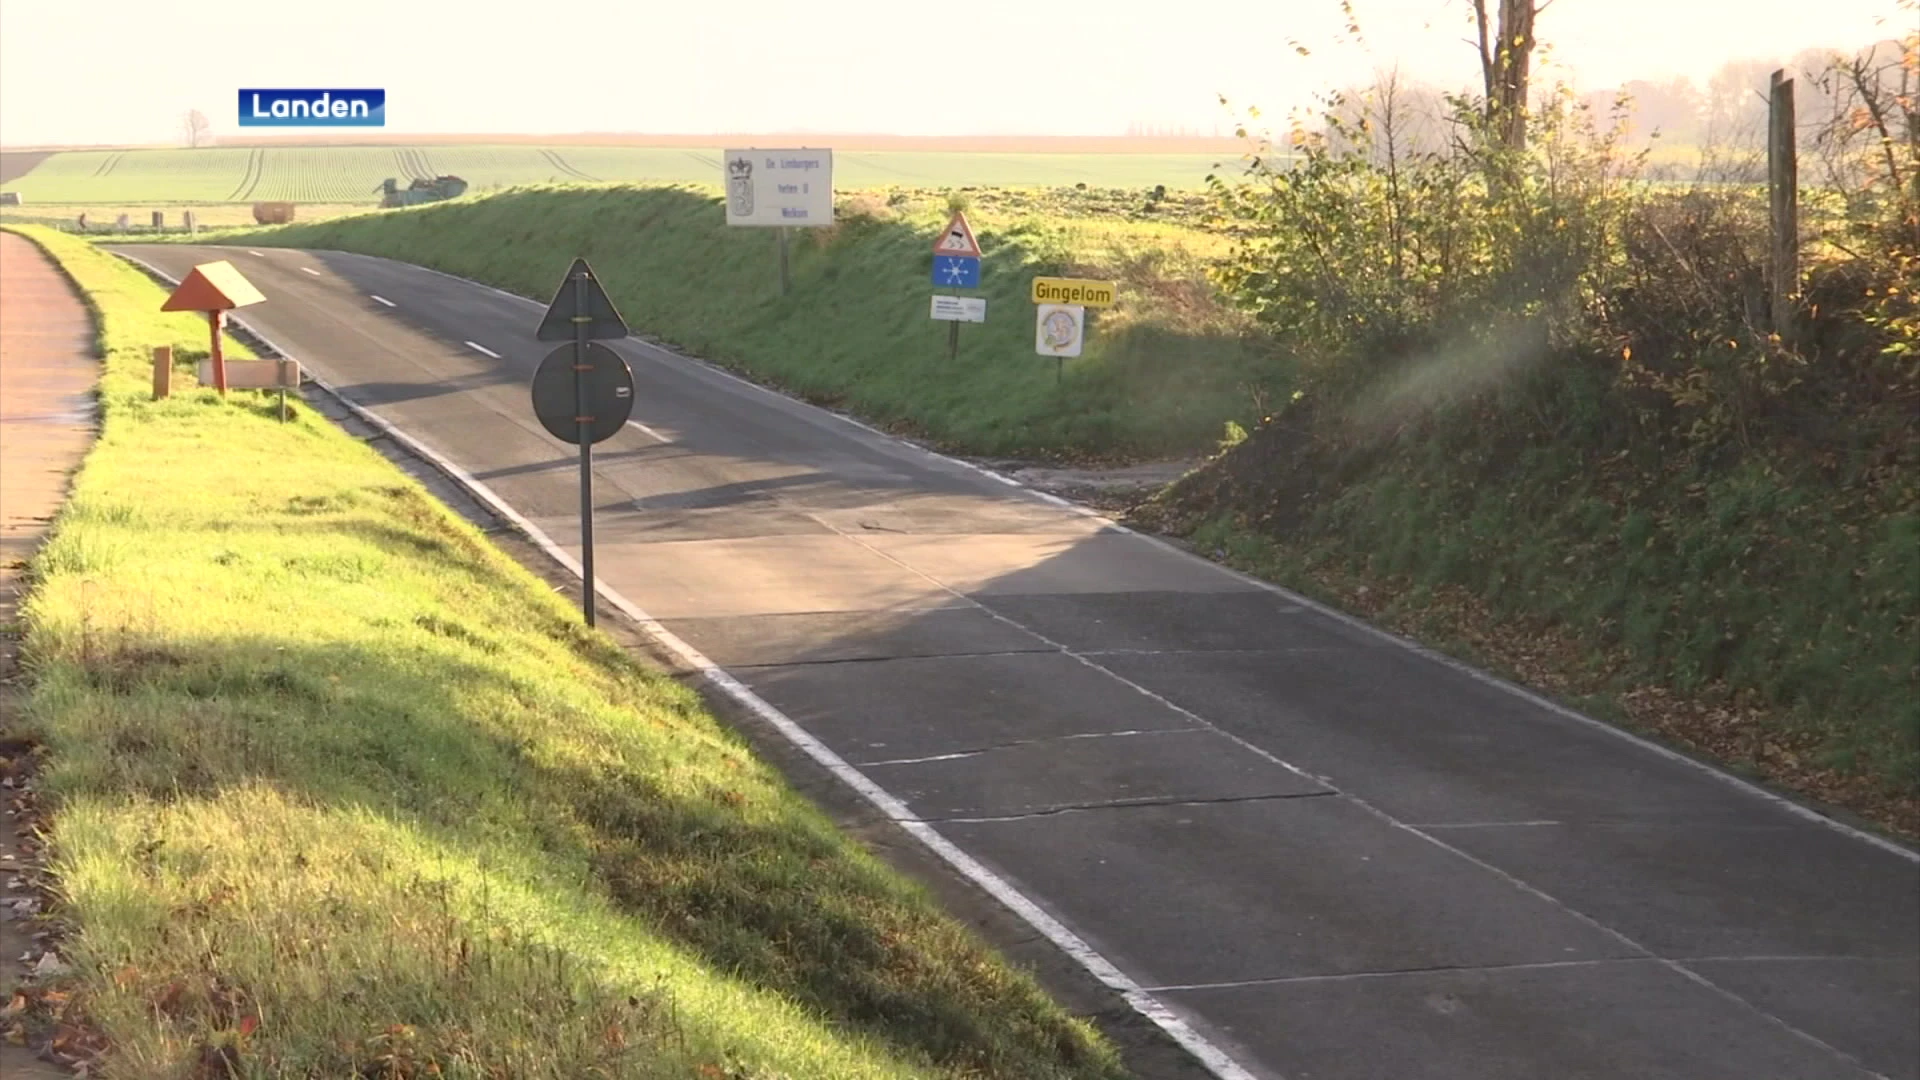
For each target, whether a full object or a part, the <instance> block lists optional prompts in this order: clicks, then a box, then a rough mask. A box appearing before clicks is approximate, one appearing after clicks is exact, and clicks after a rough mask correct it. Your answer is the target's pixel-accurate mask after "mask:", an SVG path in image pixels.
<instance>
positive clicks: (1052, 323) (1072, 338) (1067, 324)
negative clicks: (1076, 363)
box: [1033, 304, 1087, 356]
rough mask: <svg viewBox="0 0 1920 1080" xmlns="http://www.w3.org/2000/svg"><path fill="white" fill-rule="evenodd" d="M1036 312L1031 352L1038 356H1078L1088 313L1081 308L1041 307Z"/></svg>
mask: <svg viewBox="0 0 1920 1080" xmlns="http://www.w3.org/2000/svg"><path fill="white" fill-rule="evenodd" d="M1036 310H1037V311H1038V317H1037V318H1036V319H1035V325H1034V328H1033V351H1035V352H1037V353H1039V354H1040V355H1041V356H1079V355H1080V341H1081V339H1082V338H1084V337H1085V336H1086V331H1087V309H1086V308H1085V307H1083V306H1082V305H1080V304H1040V305H1038V306H1037V308H1036Z"/></svg>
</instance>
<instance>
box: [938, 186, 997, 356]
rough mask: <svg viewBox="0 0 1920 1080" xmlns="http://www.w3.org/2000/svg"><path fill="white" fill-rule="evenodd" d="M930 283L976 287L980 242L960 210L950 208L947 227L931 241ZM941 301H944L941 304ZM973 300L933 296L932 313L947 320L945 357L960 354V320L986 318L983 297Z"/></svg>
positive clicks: (963, 287) (985, 304)
mask: <svg viewBox="0 0 1920 1080" xmlns="http://www.w3.org/2000/svg"><path fill="white" fill-rule="evenodd" d="M933 283H934V285H936V286H938V287H940V288H943V289H977V288H979V287H980V242H979V241H978V240H975V239H974V237H973V226H971V225H969V224H967V215H965V214H964V213H961V212H960V211H957V210H956V211H954V214H953V217H952V218H950V219H948V221H947V227H946V228H945V229H943V230H941V233H940V239H938V240H935V241H934V242H933ZM942 301H948V303H947V304H946V305H945V306H943V305H942V303H941V302H942ZM975 303H976V302H975V301H972V300H967V299H963V298H961V297H956V296H936V297H934V298H933V317H934V318H935V319H944V320H946V323H947V359H948V360H949V361H952V360H956V359H958V358H959V356H960V324H961V323H963V322H985V321H987V302H986V300H984V299H982V300H979V301H977V303H978V306H977V307H975V306H974V304H975Z"/></svg>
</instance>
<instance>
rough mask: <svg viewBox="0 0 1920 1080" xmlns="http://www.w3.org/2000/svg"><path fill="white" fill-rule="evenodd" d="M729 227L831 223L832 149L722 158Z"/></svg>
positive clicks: (729, 153)
mask: <svg viewBox="0 0 1920 1080" xmlns="http://www.w3.org/2000/svg"><path fill="white" fill-rule="evenodd" d="M720 170H721V181H722V182H723V183H725V184H726V187H727V224H729V225H791V226H796V227H806V226H820V225H831V224H833V151H831V150H729V151H727V152H726V154H725V155H724V156H723V157H722V158H721V167H720Z"/></svg>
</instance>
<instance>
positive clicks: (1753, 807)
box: [124, 247, 1920, 1080]
mask: <svg viewBox="0 0 1920 1080" xmlns="http://www.w3.org/2000/svg"><path fill="white" fill-rule="evenodd" d="M124 250H126V251H128V252H129V253H132V254H137V255H138V256H139V257H140V258H142V259H146V260H149V261H151V262H152V263H153V264H156V265H158V266H159V267H161V268H163V269H164V270H166V271H167V272H169V273H171V274H173V275H174V276H176V277H178V276H180V275H182V274H184V273H185V272H186V271H187V270H188V269H189V268H190V267H191V266H192V265H193V264H194V263H196V262H202V261H207V260H211V259H216V258H226V259H231V260H233V261H234V263H235V264H236V265H237V266H239V267H240V269H241V270H242V272H243V273H245V274H246V275H248V276H249V277H250V278H252V279H253V280H254V282H255V283H256V284H258V285H259V286H260V288H261V290H262V291H263V292H265V293H266V294H267V296H268V297H270V298H271V299H270V300H269V302H267V303H265V304H263V305H259V306H257V307H254V308H250V309H247V310H246V311H245V312H243V313H242V314H243V315H244V317H245V319H246V321H247V322H249V323H250V324H251V325H252V326H254V327H255V328H257V329H258V330H260V331H261V332H262V333H264V334H265V335H267V336H268V337H269V338H270V339H271V340H272V341H273V342H274V343H275V344H277V345H278V346H280V347H282V348H284V349H286V350H287V351H288V352H290V353H291V354H292V355H294V356H296V357H297V358H298V359H300V360H301V361H302V362H303V363H305V364H306V365H308V367H309V368H310V369H311V370H313V371H314V372H316V373H317V374H318V375H319V376H320V377H321V378H322V379H324V380H326V381H327V382H328V383H330V384H331V385H333V386H335V387H337V388H339V389H340V390H341V391H342V392H343V393H345V394H346V395H347V396H348V397H349V398H351V399H352V400H353V401H355V402H358V403H359V404H361V405H364V406H365V407H367V408H368V409H370V410H372V411H373V412H374V413H376V414H377V415H378V416H380V417H382V418H384V419H386V420H387V421H390V422H391V423H392V424H394V425H396V426H398V427H399V428H400V429H402V430H404V431H405V432H408V433H410V434H411V435H413V436H415V437H416V438H417V439H419V440H420V441H421V442H423V443H424V444H425V445H426V446H428V447H430V448H431V449H432V450H434V451H436V452H438V453H439V454H440V455H443V456H444V457H445V458H446V459H448V460H449V461H451V462H452V463H454V464H455V465H457V466H458V467H459V468H461V469H463V470H465V471H466V472H468V473H470V474H471V475H472V476H473V477H475V478H477V479H478V480H479V481H481V482H482V483H484V484H486V485H488V486H489V487H491V489H492V490H493V491H494V492H496V493H497V494H498V495H499V496H500V497H501V498H502V499H504V500H505V501H506V502H507V503H509V504H510V505H511V506H512V507H513V508H515V509H516V510H518V511H519V513H520V514H522V515H524V516H525V517H526V518H527V519H529V520H530V521H531V522H532V523H533V524H535V525H536V526H537V527H538V528H539V529H541V530H544V531H545V532H546V533H547V534H548V535H549V536H550V537H551V538H552V539H553V540H554V541H556V542H557V543H558V544H559V545H560V546H562V547H563V548H566V549H567V550H569V551H575V550H576V545H577V525H576V514H577V506H578V488H577V486H576V470H575V457H574V450H573V448H572V447H570V446H567V445H566V444H563V443H560V442H558V441H556V440H554V439H552V438H550V437H549V436H547V435H546V434H545V433H544V432H543V431H542V430H541V428H540V427H539V425H538V423H537V421H536V420H535V419H534V417H533V414H532V411H531V407H530V405H529V397H528V384H529V380H530V378H531V376H532V372H533V369H534V367H535V365H536V364H537V363H538V362H539V360H540V358H541V357H542V356H543V355H545V354H546V353H547V352H548V351H549V349H550V348H551V346H549V345H546V344H542V343H537V342H535V341H534V340H533V331H534V327H535V325H536V324H537V322H538V316H539V314H540V311H541V308H542V305H539V304H535V303H529V302H526V301H522V300H518V299H516V298H511V297H507V296H505V295H504V294H501V293H497V292H494V291H492V290H489V289H487V288H485V287H482V286H478V285H475V284H472V283H469V282H463V281H460V280H457V279H454V278H449V277H446V276H442V275H438V274H435V273H432V272H430V271H426V270H422V269H419V268H416V267H411V266H407V265H403V264H399V263H393V262H388V261H384V260H380V259H372V258H365V257H361V256H350V255H341V254H334V253H307V252H299V251H283V250H268V249H262V250H260V251H258V252H250V251H248V250H246V249H235V248H224V249H215V248H188V247H145V248H142V247H129V248H126V249H124ZM556 284H557V283H556ZM621 284H622V285H625V286H628V287H633V286H640V287H644V283H639V282H623V283H621ZM618 348H619V350H620V352H621V353H622V354H623V355H625V356H626V357H627V359H628V361H629V363H630V364H631V365H632V367H633V371H634V379H635V383H636V386H637V391H636V404H635V406H634V413H633V416H634V420H635V421H636V422H635V423H634V424H633V425H631V426H630V427H628V428H627V429H626V430H625V431H624V432H622V433H621V434H620V435H618V436H617V437H615V438H613V439H612V440H610V441H608V442H605V443H602V444H601V445H600V446H599V447H598V451H597V452H598V456H597V459H596V461H597V470H596V475H597V480H596V483H597V505H598V517H597V521H598V526H597V529H598V531H597V545H596V547H597V551H598V571H599V577H600V578H601V580H602V581H603V582H604V583H606V585H607V586H608V587H610V588H612V589H614V590H617V591H618V592H619V593H620V594H621V595H622V596H624V597H625V598H626V599H627V600H629V601H631V602H632V603H633V604H636V605H638V606H639V607H640V608H642V609H644V610H645V611H646V612H647V613H649V614H651V615H652V616H654V617H655V618H657V619H659V620H660V621H661V622H662V623H664V625H665V626H666V628H667V629H668V630H670V631H671V632H672V633H673V634H676V635H678V636H679V637H680V638H682V639H684V640H685V641H686V642H689V643H691V644H692V646H693V647H694V648H695V649H697V650H699V651H700V652H701V653H704V654H705V655H706V656H707V657H709V658H711V659H712V660H713V661H714V662H716V663H717V664H719V665H722V666H723V667H725V668H726V670H727V671H728V672H730V673H731V674H732V675H733V676H734V677H735V678H737V679H738V680H739V681H740V682H742V683H744V684H745V685H746V686H747V687H750V688H751V690H752V691H753V692H754V693H755V694H757V695H759V696H760V697H761V698H763V699H764V700H765V701H766V702H768V703H771V705H772V706H773V707H774V708H775V709H777V710H779V711H780V712H781V713H783V714H784V716H785V717H786V718H789V719H790V720H791V721H792V722H793V723H794V724H797V725H798V726H799V728H801V729H804V731H805V732H806V733H808V734H809V735H810V736H811V737H812V738H814V739H817V740H818V741H819V742H820V743H823V744H824V745H825V746H826V747H827V748H830V749H831V750H832V751H833V753H834V754H837V755H838V757H839V758H841V759H844V761H845V762H847V763H850V764H851V766H852V767H853V769H855V770H857V771H858V774H860V775H861V776H864V777H865V778H867V779H868V780H870V781H871V782H872V783H873V784H875V785H878V787H879V788H881V789H884V791H885V792H886V793H888V794H889V795H891V796H892V797H893V798H895V799H897V800H898V804H901V805H904V807H905V808H907V810H908V811H910V813H911V815H912V816H913V817H914V818H917V819H919V820H920V821H923V822H925V823H927V826H928V827H929V828H930V829H931V830H932V831H933V833H937V838H936V843H937V842H941V841H945V842H950V843H951V844H952V845H955V846H957V848H958V849H960V850H961V851H963V852H964V853H965V856H968V857H971V859H972V860H974V861H975V862H976V863H977V866H978V867H979V868H980V869H979V870H978V871H977V872H978V873H979V874H980V875H983V876H984V877H985V878H986V879H988V880H990V881H991V882H993V883H996V884H998V885H1000V886H1002V887H1003V890H1004V889H1011V890H1015V891H1017V894H1016V892H1006V891H1003V893H1002V896H1003V898H1011V900H1012V902H1013V904H1014V906H1015V907H1016V908H1017V909H1020V910H1023V911H1024V912H1025V913H1026V916H1027V917H1029V918H1030V919H1032V920H1034V921H1036V923H1037V924H1039V925H1041V926H1042V927H1043V928H1046V927H1049V926H1052V927H1053V929H1052V930H1051V931H1050V933H1051V934H1052V936H1053V937H1054V939H1055V940H1056V941H1066V942H1067V943H1068V944H1069V945H1070V946H1072V947H1073V948H1074V949H1076V950H1078V958H1079V959H1080V960H1081V962H1082V963H1084V964H1086V965H1088V966H1089V967H1090V968H1091V969H1094V970H1096V971H1097V972H1104V973H1105V977H1106V978H1107V981H1108V983H1109V985H1116V986H1119V987H1121V988H1123V989H1131V990H1134V991H1136V992H1135V993H1134V994H1133V996H1132V1000H1133V1001H1134V1002H1135V1003H1136V1005H1137V1006H1138V1007H1140V1008H1142V1009H1143V1011H1146V1012H1148V1013H1149V1014H1152V1015H1157V1016H1159V1017H1160V1018H1161V1022H1162V1023H1163V1026H1167V1027H1169V1028H1170V1029H1171V1030H1175V1031H1177V1032H1180V1033H1183V1035H1184V1037H1185V1038H1186V1041H1187V1044H1188V1045H1189V1046H1190V1047H1191V1048H1193V1049H1195V1050H1196V1051H1197V1052H1198V1053H1199V1054H1201V1055H1202V1057H1203V1058H1204V1060H1207V1061H1208V1062H1210V1064H1211V1067H1212V1068H1213V1069H1214V1071H1215V1072H1217V1073H1218V1074H1220V1075H1222V1076H1258V1077H1288V1078H1294V1080H1307V1078H1314V1080H1414V1078H1431V1080H1545V1078H1564V1080H1573V1078H1593V1080H1599V1078H1609V1080H1612V1078H1619V1080H1656V1078H1670V1080H1827V1078H1842V1077H1848V1078H1853V1077H1868V1076H1881V1077H1896V1078H1901V1080H1920V863H1917V862H1916V859H1915V856H1914V854H1913V853H1912V852H1911V851H1909V850H1906V849H1903V848H1899V847H1896V846H1894V845H1891V844H1887V843H1885V842H1880V841H1874V840H1871V839H1868V838H1866V837H1864V836H1862V835H1860V834H1857V833H1852V832H1850V831H1847V830H1845V829H1843V828H1840V827H1836V826H1835V825H1833V824H1831V823H1828V822H1826V821H1825V820H1824V819H1817V818H1815V817H1813V816H1812V815H1810V814H1808V813H1806V812H1804V811H1801V810H1798V809H1797V808H1795V807H1792V806H1790V805H1788V804H1786V803H1784V802H1782V801H1780V800H1778V799H1776V798H1773V797H1771V796H1767V795H1764V794H1761V793H1760V792H1758V791H1756V790H1754V789H1752V788H1749V787H1745V786H1743V785H1740V784H1738V783H1737V782H1733V781H1730V780H1729V779H1727V778H1725V777H1723V776H1721V775H1719V774H1717V773H1712V772H1709V771H1707V770H1705V769H1703V768H1701V767H1699V766H1697V765H1694V764H1692V763H1689V762H1686V761H1684V760H1682V759H1679V758H1678V757H1676V756H1674V755H1672V754H1669V753H1666V752H1664V751H1661V750H1657V749H1655V748H1653V747H1651V746H1649V745H1647V744H1644V743H1641V742H1638V741H1635V740H1633V739H1630V738H1628V737H1625V736H1622V735H1620V734H1618V733H1615V732H1613V731H1612V730H1611V729H1606V728H1603V727H1601V726H1599V725H1597V724H1594V723H1592V722H1591V721H1584V720H1582V719H1580V718H1578V717H1574V716H1572V715H1570V714H1566V713H1563V712H1559V711H1556V710H1554V709H1552V708H1550V707H1548V706H1546V705H1544V704H1543V703H1541V702H1539V701H1537V700H1534V699H1531V698H1529V697H1527V696H1524V695H1522V694H1520V693H1518V692H1515V691H1513V690H1511V689H1509V688H1505V687H1503V686H1500V685H1498V684H1495V683H1493V682H1491V681H1490V680H1487V679H1484V678H1480V677H1476V676H1475V675H1473V674H1472V673H1470V672H1466V671H1464V670H1462V669H1460V668H1458V667H1455V666H1452V665H1449V664H1445V663H1442V662H1440V661H1438V660H1436V659H1433V658H1430V657H1428V656H1425V655H1423V654H1420V653H1417V652H1415V651H1413V650H1411V649H1409V648H1407V647H1404V646H1403V645H1401V644H1398V643H1396V642H1395V641H1393V640H1392V639H1389V638H1386V637H1384V636H1382V635H1378V634H1375V633H1372V632H1370V631H1368V630H1367V629H1366V628H1364V627H1361V626H1359V625H1358V624H1354V623H1351V622H1348V621H1345V620H1343V619H1341V618H1338V617H1334V616H1332V615H1330V614H1328V613H1326V612H1324V611H1321V610H1318V609H1315V608H1312V607H1310V606H1308V605H1305V604H1304V603H1302V602H1301V601H1299V600H1297V599H1295V598H1292V597H1290V596H1288V595H1286V594H1284V593H1281V592H1278V591H1274V590H1270V589H1266V588H1263V587H1260V586H1259V585H1257V584H1255V583H1253V582H1250V581H1248V580H1246V579H1244V578H1242V577H1239V576H1237V575H1235V574H1232V573H1230V572H1228V571H1226V570H1224V569H1221V568H1219V567H1216V566H1214V565H1212V564H1210V563H1207V562H1206V561H1204V560H1201V559H1197V558H1194V557H1191V556H1188V555H1185V554H1181V553H1179V552H1177V551H1175V550H1173V549H1171V548H1169V547H1166V546H1163V545H1161V544H1158V543H1156V542H1153V541H1150V540H1148V539H1146V538H1143V537H1140V536H1136V535H1134V534H1131V533H1129V532H1126V531H1124V530H1120V529H1117V528H1114V527H1111V526H1109V525H1106V524H1104V523H1103V522H1101V521H1099V520H1097V519H1094V518H1092V517H1090V516H1088V515H1085V514H1081V513H1076V512H1074V511H1073V510H1071V509H1069V508H1065V507H1063V506H1061V505H1058V504H1056V503H1052V502H1048V501H1046V500H1044V499H1042V498H1040V497H1037V496H1035V495H1032V494H1030V493H1028V492H1026V491H1024V490H1022V489H1018V488H1015V487H1011V486H1009V485H1007V484H1005V483H1001V482H999V481H997V480H996V479H994V478H992V477H990V476H988V475H985V474H983V473H981V472H978V471H975V470H973V469H971V468H969V467H966V466H963V465H961V464H959V463H957V462H953V461H949V460H946V459H942V458H938V457H936V456H934V455H931V454H928V453H925V452H923V451H920V450H917V449H915V448H913V447H910V446H906V445H904V444H901V443H898V442H895V441H893V440H890V439H887V438H885V437H882V436H880V435H877V434H875V433H873V432H871V431H868V430H865V429H863V428H861V427H859V426H857V425H855V424H852V423H850V422H847V421H845V420H842V419H840V418H838V417H835V416H832V415H830V414H828V413H826V412H823V411H820V410H817V409H813V408H810V407H806V406H803V405H799V404H796V403H794V402H792V401H790V400H787V399H785V398H782V397H779V396H777V395H775V394H772V393H769V392H766V391H763V390H760V389H758V388H755V387H752V386H749V385H747V384H745V383H742V382H740V381H738V380H735V379H733V378H731V377H729V376H726V375H723V374H721V373H719V372H716V371H714V370H712V369H710V368H708V367H705V366H704V365H700V364H696V363H694V362H691V361H688V360H685V359H682V358H679V357H676V356H674V355H672V354H669V353H666V352H663V351H661V350H659V349H656V348H652V347H650V346H647V345H645V344H643V343H641V342H638V341H633V340H628V341H624V342H620V343H618ZM496 354H497V355H496ZM940 362H941V361H940V357H939V355H938V350H937V349H930V350H927V351H926V354H925V355H924V356H917V355H915V354H914V352H913V351H912V350H910V349H902V351H901V355H900V363H903V364H921V363H924V364H927V365H929V375H930V376H931V374H932V371H933V365H935V364H938V363H940ZM1036 362H1038V361H1036ZM855 779H856V780H857V777H856V778H855ZM963 861H964V860H963ZM1109 965H1110V967H1109Z"/></svg>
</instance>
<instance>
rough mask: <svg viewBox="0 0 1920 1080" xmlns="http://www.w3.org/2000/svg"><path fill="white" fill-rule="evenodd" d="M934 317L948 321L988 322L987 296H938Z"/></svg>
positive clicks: (934, 307)
mask: <svg viewBox="0 0 1920 1080" xmlns="http://www.w3.org/2000/svg"><path fill="white" fill-rule="evenodd" d="M933 317H934V318H936V319H942V320H945V321H946V322H986V321H987V298H986V297H984V296H936V297H934V298H933Z"/></svg>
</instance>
